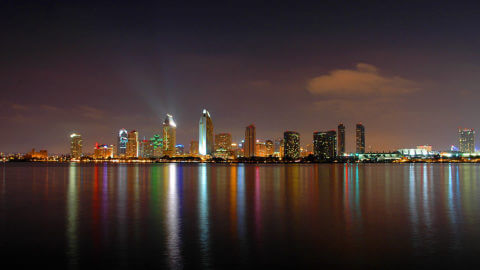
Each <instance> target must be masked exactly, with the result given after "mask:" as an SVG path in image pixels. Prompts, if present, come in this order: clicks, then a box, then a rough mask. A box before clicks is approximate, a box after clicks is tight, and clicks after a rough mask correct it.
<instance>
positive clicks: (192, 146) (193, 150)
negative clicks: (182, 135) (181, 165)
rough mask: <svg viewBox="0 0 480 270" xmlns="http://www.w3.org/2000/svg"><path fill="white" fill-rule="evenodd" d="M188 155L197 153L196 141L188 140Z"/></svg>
mask: <svg viewBox="0 0 480 270" xmlns="http://www.w3.org/2000/svg"><path fill="white" fill-rule="evenodd" d="M190 155H198V141H191V142H190Z"/></svg>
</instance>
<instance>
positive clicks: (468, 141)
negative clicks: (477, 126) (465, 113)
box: [458, 128, 475, 153]
mask: <svg viewBox="0 0 480 270" xmlns="http://www.w3.org/2000/svg"><path fill="white" fill-rule="evenodd" d="M458 148H459V149H458V150H459V151H460V152H462V153H474V152H475V130H474V129H473V128H464V129H461V128H459V129H458Z"/></svg>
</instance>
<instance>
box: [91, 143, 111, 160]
mask: <svg viewBox="0 0 480 270" xmlns="http://www.w3.org/2000/svg"><path fill="white" fill-rule="evenodd" d="M113 147H114V146H113V145H111V146H110V147H109V146H108V145H107V144H102V145H98V144H96V145H95V149H94V152H93V158H95V159H108V158H113Z"/></svg>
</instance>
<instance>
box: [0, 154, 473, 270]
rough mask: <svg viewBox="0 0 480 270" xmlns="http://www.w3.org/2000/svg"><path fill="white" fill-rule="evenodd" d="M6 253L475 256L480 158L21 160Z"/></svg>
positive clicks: (205, 258)
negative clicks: (454, 160)
mask: <svg viewBox="0 0 480 270" xmlns="http://www.w3.org/2000/svg"><path fill="white" fill-rule="evenodd" d="M2 173H3V175H2V181H1V182H0V248H1V254H0V259H1V262H2V263H3V264H13V263H20V264H35V265H40V264H49V265H52V266H65V267H67V266H70V267H72V268H75V267H79V268H86V267H89V266H92V265H95V266H99V265H113V266H119V267H133V266H137V265H143V266H146V267H155V268H158V267H165V268H227V267H230V268H234V267H236V268H247V267H251V266H256V265H273V266H282V267H293V266H303V267H316V266H329V267H338V268H341V267H351V266H353V267H372V266H373V267H383V266H389V267H390V266H399V265H402V266H432V265H442V266H445V265H452V266H453V265H455V266H459V265H462V266H466V265H467V264H469V263H473V264H478V262H477V261H478V259H477V258H476V256H477V254H478V253H479V252H480V179H479V177H480V165H477V164H359V165H357V164H350V165H347V164H345V165H344V164H335V165H330V164H320V165H298V164H295V165H258V166H256V165H242V164H240V165H219V164H173V163H172V164H146V165H143V164H134V165H128V164H68V163H66V164H42V163H10V164H8V163H7V164H6V165H5V167H4V169H2Z"/></svg>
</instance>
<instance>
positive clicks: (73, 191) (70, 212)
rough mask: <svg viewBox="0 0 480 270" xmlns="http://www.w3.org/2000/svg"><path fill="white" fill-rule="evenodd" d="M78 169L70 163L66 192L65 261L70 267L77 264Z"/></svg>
mask: <svg viewBox="0 0 480 270" xmlns="http://www.w3.org/2000/svg"><path fill="white" fill-rule="evenodd" d="M79 171H80V168H79V166H78V165H77V164H75V163H70V166H69V169H68V191H67V214H66V217H67V230H66V233H67V250H66V251H67V260H68V264H69V266H70V267H74V266H76V265H77V264H78V260H79V254H78V252H79V248H78V240H79V239H78V238H79V235H78V211H79V209H78V206H79V196H78V185H79V181H78V179H79V177H80V176H79Z"/></svg>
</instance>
